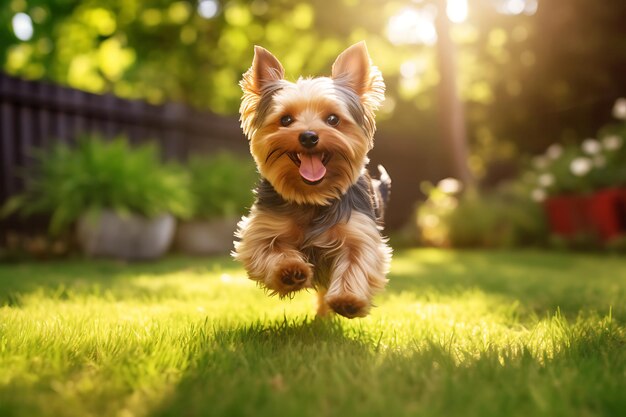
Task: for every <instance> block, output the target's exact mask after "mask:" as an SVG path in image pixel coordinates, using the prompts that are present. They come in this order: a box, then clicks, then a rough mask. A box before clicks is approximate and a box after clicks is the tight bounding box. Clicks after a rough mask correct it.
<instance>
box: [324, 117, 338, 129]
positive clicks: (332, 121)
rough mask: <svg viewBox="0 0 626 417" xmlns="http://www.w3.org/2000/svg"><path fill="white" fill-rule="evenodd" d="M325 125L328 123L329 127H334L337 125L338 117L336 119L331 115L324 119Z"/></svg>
mask: <svg viewBox="0 0 626 417" xmlns="http://www.w3.org/2000/svg"><path fill="white" fill-rule="evenodd" d="M326 123H328V124H329V125H330V126H333V127H335V126H337V125H338V124H339V117H337V115H336V114H331V115H330V116H328V117H327V118H326Z"/></svg>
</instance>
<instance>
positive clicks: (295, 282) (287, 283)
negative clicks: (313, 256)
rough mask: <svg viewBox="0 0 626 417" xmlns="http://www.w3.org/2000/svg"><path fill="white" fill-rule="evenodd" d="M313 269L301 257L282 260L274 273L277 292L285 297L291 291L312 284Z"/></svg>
mask: <svg viewBox="0 0 626 417" xmlns="http://www.w3.org/2000/svg"><path fill="white" fill-rule="evenodd" d="M312 277H313V270H312V269H311V267H310V266H309V265H308V264H307V263H305V262H303V261H301V260H299V259H287V260H284V261H282V262H281V263H280V264H279V265H278V266H277V268H276V271H275V273H274V277H273V279H272V281H273V284H274V285H273V287H274V290H275V292H276V293H277V294H278V295H279V296H280V297H284V296H286V295H288V294H290V293H293V292H295V291H298V290H301V289H302V288H305V287H310V286H311V279H312Z"/></svg>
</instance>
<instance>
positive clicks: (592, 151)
mask: <svg viewBox="0 0 626 417" xmlns="http://www.w3.org/2000/svg"><path fill="white" fill-rule="evenodd" d="M581 147H582V149H583V152H584V153H586V154H587V155H597V154H598V153H600V152H601V151H602V145H600V142H598V141H597V140H595V139H591V138H589V139H585V140H584V141H583V143H582V145H581Z"/></svg>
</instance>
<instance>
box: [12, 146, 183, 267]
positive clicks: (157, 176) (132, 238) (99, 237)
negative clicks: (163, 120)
mask: <svg viewBox="0 0 626 417" xmlns="http://www.w3.org/2000/svg"><path fill="white" fill-rule="evenodd" d="M35 158H36V162H37V163H36V164H35V167H36V168H35V170H34V171H33V172H31V175H28V176H27V182H26V190H25V191H24V193H23V194H21V195H18V196H15V197H13V198H11V199H10V200H9V201H8V202H7V204H6V205H5V207H4V214H9V213H12V212H19V213H20V214H22V215H23V216H29V215H33V214H46V215H49V216H50V223H49V232H50V233H51V234H53V235H54V234H58V233H60V232H62V231H65V230H68V229H70V228H71V227H75V230H76V236H77V241H78V243H79V245H80V246H81V248H82V249H83V251H84V252H85V253H86V254H87V255H89V256H110V257H116V258H122V259H130V260H136V259H153V258H156V257H158V256H161V255H162V254H163V253H164V252H165V251H166V250H167V249H168V247H169V245H170V243H171V240H172V237H173V233H174V229H175V217H174V216H183V217H184V216H186V215H187V214H188V213H189V208H190V197H189V191H188V176H187V174H186V173H185V172H183V171H182V170H181V169H180V168H179V167H177V166H174V165H168V164H164V163H161V162H160V158H159V154H158V150H157V148H156V146H154V145H142V146H138V147H135V148H131V146H130V145H129V144H128V142H127V141H126V140H125V139H124V138H117V139H114V140H110V141H105V140H103V139H101V138H99V137H97V136H90V137H83V138H81V139H79V140H78V141H77V143H76V144H75V146H71V147H70V146H68V145H65V144H57V145H55V146H53V147H52V148H51V149H50V150H47V151H43V150H40V151H38V152H37V153H36V154H35Z"/></svg>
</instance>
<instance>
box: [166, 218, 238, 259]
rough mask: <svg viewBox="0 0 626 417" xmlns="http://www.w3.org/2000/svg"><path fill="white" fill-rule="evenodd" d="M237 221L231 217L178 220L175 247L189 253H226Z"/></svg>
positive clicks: (230, 247) (230, 245) (229, 247)
mask: <svg viewBox="0 0 626 417" xmlns="http://www.w3.org/2000/svg"><path fill="white" fill-rule="evenodd" d="M238 221H239V218H238V217H237V218H234V217H231V218H223V219H215V220H191V221H182V222H179V224H178V229H177V231H176V238H175V247H176V249H177V250H179V251H181V252H183V253H186V254H190V255H228V253H230V251H231V250H232V249H233V235H234V233H235V229H236V228H237V222H238Z"/></svg>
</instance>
